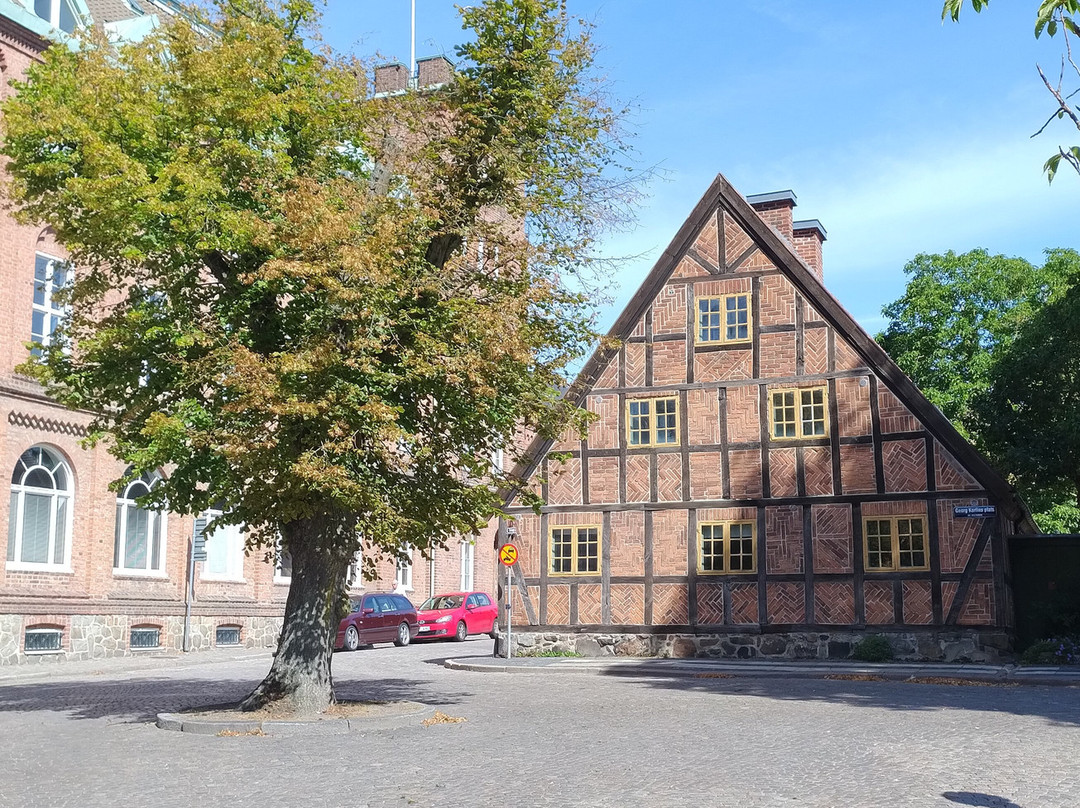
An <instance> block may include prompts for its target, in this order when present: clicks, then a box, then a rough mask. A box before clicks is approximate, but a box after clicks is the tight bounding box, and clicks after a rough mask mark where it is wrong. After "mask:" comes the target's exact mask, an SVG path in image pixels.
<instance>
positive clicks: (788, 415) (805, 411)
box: [769, 387, 829, 440]
mask: <svg viewBox="0 0 1080 808" xmlns="http://www.w3.org/2000/svg"><path fill="white" fill-rule="evenodd" d="M770 401H771V402H772V406H771V407H770V411H769V416H770V420H771V421H772V436H773V438H777V439H781V440H783V439H789V438H820V437H824V436H826V435H828V434H829V429H828V417H827V415H826V401H827V395H826V393H825V388H824V387H802V388H799V389H797V390H773V391H772V394H771V398H770Z"/></svg>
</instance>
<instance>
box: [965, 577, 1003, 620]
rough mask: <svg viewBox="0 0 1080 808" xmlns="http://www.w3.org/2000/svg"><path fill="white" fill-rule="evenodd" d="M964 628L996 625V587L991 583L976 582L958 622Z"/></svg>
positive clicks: (972, 586)
mask: <svg viewBox="0 0 1080 808" xmlns="http://www.w3.org/2000/svg"><path fill="white" fill-rule="evenodd" d="M956 622H958V623H959V624H960V625H962V626H992V625H993V624H994V585H993V584H992V583H990V582H989V581H974V582H972V584H971V588H970V589H969V590H968V596H967V599H966V600H965V601H964V608H963V609H961V611H960V617H959V618H958V619H957V621H956Z"/></svg>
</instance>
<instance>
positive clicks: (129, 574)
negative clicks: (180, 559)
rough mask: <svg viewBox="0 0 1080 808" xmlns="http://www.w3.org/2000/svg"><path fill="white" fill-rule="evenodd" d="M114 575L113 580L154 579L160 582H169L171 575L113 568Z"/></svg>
mask: <svg viewBox="0 0 1080 808" xmlns="http://www.w3.org/2000/svg"><path fill="white" fill-rule="evenodd" d="M112 574H113V578H154V579H157V580H159V581H167V580H169V575H168V573H165V572H144V571H142V570H125V569H117V568H116V567H113V573H112Z"/></svg>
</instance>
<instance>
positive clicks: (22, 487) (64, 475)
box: [7, 446, 74, 572]
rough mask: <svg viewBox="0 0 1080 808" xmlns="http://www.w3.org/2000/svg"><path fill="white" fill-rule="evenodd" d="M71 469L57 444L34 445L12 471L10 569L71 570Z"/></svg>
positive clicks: (9, 530)
mask: <svg viewBox="0 0 1080 808" xmlns="http://www.w3.org/2000/svg"><path fill="white" fill-rule="evenodd" d="M73 482H74V481H73V480H72V476H71V469H70V468H68V465H67V463H65V462H64V459H63V458H62V457H61V456H60V453H59V452H57V451H56V450H55V449H50V448H47V447H45V446H34V447H32V448H30V449H27V450H26V451H25V452H23V453H22V456H21V457H20V458H19V460H18V461H17V462H16V463H15V470H14V471H13V472H12V474H11V509H10V510H9V511H8V549H7V568H8V569H9V570H45V571H52V572H70V571H71V540H70V537H71V510H72V493H73V489H74V485H73Z"/></svg>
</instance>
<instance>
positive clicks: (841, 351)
mask: <svg viewBox="0 0 1080 808" xmlns="http://www.w3.org/2000/svg"><path fill="white" fill-rule="evenodd" d="M835 342H836V348H835V354H836V369H837V370H858V369H861V368H864V367H866V362H865V361H863V359H862V357H861V356H859V355H858V354H857V353H856V352H855V349H854V348H852V347H851V346H850V345H849V344H848V343H847V341H846V340H845V339H844V338H843V337H841V336H840V335H839V334H837V335H836V340H835Z"/></svg>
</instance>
